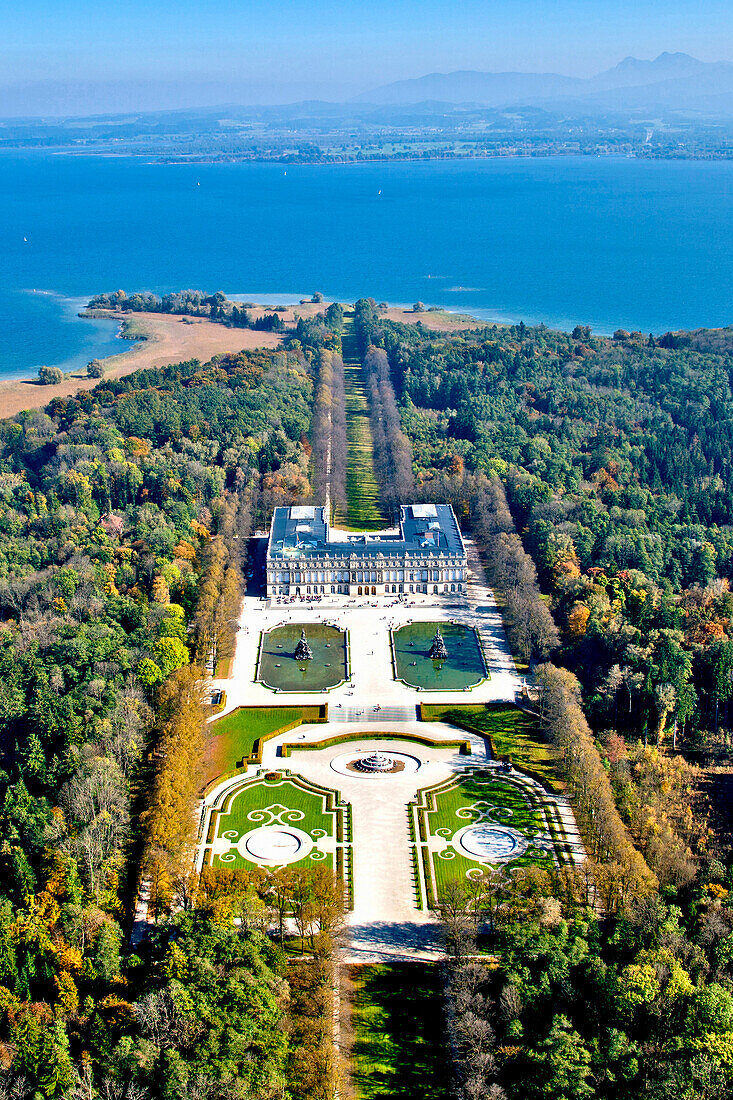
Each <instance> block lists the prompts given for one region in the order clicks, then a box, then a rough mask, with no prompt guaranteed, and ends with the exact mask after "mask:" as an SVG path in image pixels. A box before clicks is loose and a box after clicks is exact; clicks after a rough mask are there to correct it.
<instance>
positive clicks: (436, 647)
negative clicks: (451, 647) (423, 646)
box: [428, 627, 448, 661]
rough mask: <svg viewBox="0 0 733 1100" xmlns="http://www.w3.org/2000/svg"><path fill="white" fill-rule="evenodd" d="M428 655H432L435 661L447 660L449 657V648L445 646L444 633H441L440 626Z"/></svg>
mask: <svg viewBox="0 0 733 1100" xmlns="http://www.w3.org/2000/svg"><path fill="white" fill-rule="evenodd" d="M428 656H429V657H431V658H432V660H433V661H445V660H446V659H447V657H448V650H447V649H446V647H445V641H444V640H443V635H442V634H441V633H440V627H438V628H437V629H436V631H435V634H434V636H433V642H432V645H431V646H430V653H429V654H428Z"/></svg>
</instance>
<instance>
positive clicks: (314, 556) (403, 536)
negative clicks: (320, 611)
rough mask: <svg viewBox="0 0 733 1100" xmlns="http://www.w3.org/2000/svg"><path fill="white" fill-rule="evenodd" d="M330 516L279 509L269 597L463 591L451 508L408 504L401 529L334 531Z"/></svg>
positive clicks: (271, 544)
mask: <svg viewBox="0 0 733 1100" xmlns="http://www.w3.org/2000/svg"><path fill="white" fill-rule="evenodd" d="M325 513H326V510H325V508H317V507H312V506H309V507H296V508H276V509H275V511H274V514H273V517H272V526H271V528H270V537H269V541H268V544H267V595H268V596H275V597H277V596H301V597H307V596H326V595H344V596H392V595H399V594H409V593H411V592H412V593H418V592H421V593H424V594H425V595H428V594H430V595H435V596H441V595H450V594H454V595H455V594H456V593H459V592H460V593H463V592H465V590H466V569H467V565H466V548H465V546H464V544H463V538H462V536H461V530H460V528H459V526H458V521H457V520H456V517H455V515H454V514H453V509H452V508H451V506H450V505H449V504H403V505H402V506H401V508H400V525H399V528H396V529H395V530H393V531H392V530H390V531H378V532H374V533H372V532H370V531H359V532H353V531H337V530H335V529H333V530H332V529H331V527H330V525H329V523H328V520H327V518H326V514H325Z"/></svg>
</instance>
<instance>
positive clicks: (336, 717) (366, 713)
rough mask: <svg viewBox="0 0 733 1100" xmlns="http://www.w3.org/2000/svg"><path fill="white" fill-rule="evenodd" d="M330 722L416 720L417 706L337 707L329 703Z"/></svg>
mask: <svg viewBox="0 0 733 1100" xmlns="http://www.w3.org/2000/svg"><path fill="white" fill-rule="evenodd" d="M328 720H329V722H415V721H416V720H417V707H416V706H414V707H376V706H363V707H336V706H334V705H333V704H329V707H328Z"/></svg>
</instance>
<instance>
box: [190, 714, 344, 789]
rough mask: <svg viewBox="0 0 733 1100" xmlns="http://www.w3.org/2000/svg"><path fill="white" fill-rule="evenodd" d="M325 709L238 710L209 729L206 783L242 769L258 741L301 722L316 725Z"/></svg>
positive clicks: (214, 723)
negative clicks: (243, 763)
mask: <svg viewBox="0 0 733 1100" xmlns="http://www.w3.org/2000/svg"><path fill="white" fill-rule="evenodd" d="M322 717H323V708H322V707H317V706H313V707H239V708H238V710H233V711H232V712H231V714H226V715H225V716H224V717H223V718H220V719H219V721H218V722H213V723H212V724H211V725H210V726H208V727H207V729H208V731H209V737H208V741H207V744H206V753H205V767H206V781H207V782H210V781H211V780H212V779H216V777H217V776H219V775H226V774H227V773H229V772H232V771H234V770H235V769H236V768H238V767H241V766H242V762H243V761H244V760H246V758H247V757H248V756H251V755H252V753H253V752H254V751H255V746H256V745H257V742H258V741H259V740H260V739H261V738H264V739H265V740H267V739H268V738H270V737H273V736H274V735H275V734H277V733H281V732H282V731H284V730H288V729H293V728H294V727H295V726H296V725H300V723H301V722H317V721H318V720H319V718H322Z"/></svg>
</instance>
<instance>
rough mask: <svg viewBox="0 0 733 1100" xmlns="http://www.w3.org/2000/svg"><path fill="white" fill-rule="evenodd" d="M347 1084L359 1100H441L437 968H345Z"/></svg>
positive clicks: (443, 1054)
mask: <svg viewBox="0 0 733 1100" xmlns="http://www.w3.org/2000/svg"><path fill="white" fill-rule="evenodd" d="M348 976H349V980H350V984H351V1000H352V1031H353V1045H352V1079H353V1084H354V1088H355V1092H356V1096H357V1097H358V1098H359V1100H372V1098H373V1097H374V1098H376V1097H379V1098H380V1100H415V1098H416V1097H420V1098H421V1100H447V1098H448V1097H449V1095H450V1073H449V1069H448V1067H449V1064H450V1062H449V1058H448V1053H447V1051H446V1046H445V1038H444V1030H445V1029H444V1026H443V1011H442V995H443V994H442V982H441V975H440V968H439V965H438V964H437V963H429V964H426V963H424V962H396V963H388V964H381V963H380V964H376V965H365V966H351V967H349V974H348Z"/></svg>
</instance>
